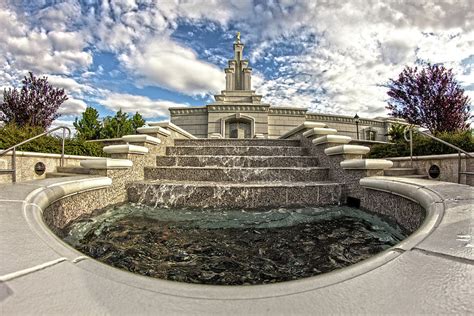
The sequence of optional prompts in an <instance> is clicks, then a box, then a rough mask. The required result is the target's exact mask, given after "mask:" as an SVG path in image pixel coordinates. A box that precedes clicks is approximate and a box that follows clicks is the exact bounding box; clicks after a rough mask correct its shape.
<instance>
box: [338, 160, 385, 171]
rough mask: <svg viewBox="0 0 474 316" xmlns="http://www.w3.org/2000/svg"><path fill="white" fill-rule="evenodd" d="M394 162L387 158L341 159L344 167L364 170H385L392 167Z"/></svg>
mask: <svg viewBox="0 0 474 316" xmlns="http://www.w3.org/2000/svg"><path fill="white" fill-rule="evenodd" d="M392 166H393V162H391V161H390V160H386V159H349V160H344V161H341V167H342V168H343V169H362V170H369V169H371V170H373V169H376V170H385V169H390V168H392Z"/></svg>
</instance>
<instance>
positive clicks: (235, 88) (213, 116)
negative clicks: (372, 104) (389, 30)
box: [169, 34, 394, 141]
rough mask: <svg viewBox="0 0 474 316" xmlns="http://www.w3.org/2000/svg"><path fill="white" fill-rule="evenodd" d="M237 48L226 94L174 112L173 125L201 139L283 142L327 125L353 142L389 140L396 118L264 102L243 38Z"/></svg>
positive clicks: (230, 62)
mask: <svg viewBox="0 0 474 316" xmlns="http://www.w3.org/2000/svg"><path fill="white" fill-rule="evenodd" d="M233 46H234V58H233V59H231V60H229V61H228V67H227V68H225V69H224V72H225V80H226V86H225V90H222V91H221V93H220V94H217V95H215V96H214V99H215V102H213V103H210V104H207V105H205V106H198V107H177V108H170V109H169V110H170V118H171V122H172V123H174V124H176V125H178V126H179V127H181V128H183V129H184V130H186V131H188V132H189V133H191V134H193V135H195V136H196V137H200V138H209V137H213V138H218V137H220V138H279V137H281V136H282V135H284V134H285V133H286V132H288V131H290V130H292V129H294V128H295V127H297V126H299V125H301V124H302V123H304V122H308V121H309V122H324V123H326V124H327V125H328V127H330V128H335V129H337V130H338V134H340V135H347V136H351V137H352V138H353V139H357V138H359V139H361V140H378V141H386V140H387V136H386V134H387V130H388V128H389V126H390V124H391V123H392V122H393V121H394V119H393V118H375V119H366V118H364V119H355V118H354V117H351V116H342V115H332V114H322V113H311V112H308V110H307V109H306V108H301V107H294V106H291V107H281V106H278V107H277V106H271V105H270V104H268V103H264V102H262V96H261V95H258V94H256V93H255V90H252V68H250V67H249V61H248V60H247V59H244V58H243V52H244V44H243V43H241V41H240V35H239V34H238V35H237V38H236V40H235V42H234V45H233ZM357 135H359V137H357Z"/></svg>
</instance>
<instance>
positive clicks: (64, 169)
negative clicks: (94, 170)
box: [56, 166, 90, 174]
mask: <svg viewBox="0 0 474 316" xmlns="http://www.w3.org/2000/svg"><path fill="white" fill-rule="evenodd" d="M56 171H57V172H60V173H75V174H89V173H90V169H88V168H83V167H80V166H64V167H56Z"/></svg>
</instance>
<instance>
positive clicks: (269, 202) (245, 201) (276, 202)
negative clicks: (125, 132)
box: [128, 181, 342, 209]
mask: <svg viewBox="0 0 474 316" xmlns="http://www.w3.org/2000/svg"><path fill="white" fill-rule="evenodd" d="M128 197H129V201H130V202H133V203H142V204H146V205H150V206H154V207H188V208H197V207H199V208H245V209H257V208H260V209H262V208H271V207H304V206H319V205H330V204H338V203H340V202H341V200H342V185H341V184H339V183H335V182H273V183H268V182H266V183H258V182H254V183H252V182H246V183H226V182H189V181H182V182H179V181H169V182H165V181H141V182H135V183H132V184H131V185H130V186H129V188H128Z"/></svg>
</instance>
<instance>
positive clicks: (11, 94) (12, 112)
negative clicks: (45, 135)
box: [0, 72, 68, 129]
mask: <svg viewBox="0 0 474 316" xmlns="http://www.w3.org/2000/svg"><path fill="white" fill-rule="evenodd" d="M21 82H22V83H23V87H22V88H21V90H17V89H16V88H15V89H12V88H9V89H5V90H4V91H3V102H2V103H1V104H0V120H3V121H5V122H6V123H15V124H17V125H18V126H25V125H30V126H39V127H42V128H44V129H46V128H48V127H49V126H51V123H53V121H54V120H55V119H57V118H58V117H59V114H58V109H59V107H60V106H61V104H62V103H63V102H64V101H66V100H67V99H68V97H67V95H66V93H65V92H64V89H59V88H54V87H53V86H51V85H50V84H49V83H48V78H47V77H42V78H37V77H35V76H34V75H33V73H31V72H30V73H29V76H28V77H26V76H25V78H24V79H23V80H22V81H21Z"/></svg>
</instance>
